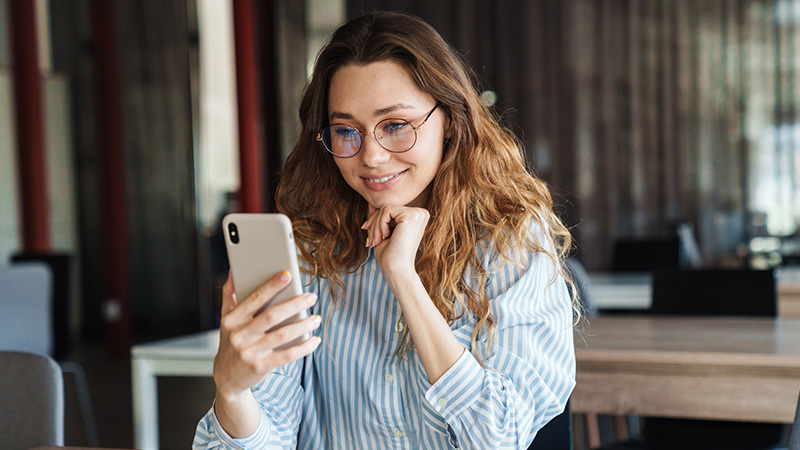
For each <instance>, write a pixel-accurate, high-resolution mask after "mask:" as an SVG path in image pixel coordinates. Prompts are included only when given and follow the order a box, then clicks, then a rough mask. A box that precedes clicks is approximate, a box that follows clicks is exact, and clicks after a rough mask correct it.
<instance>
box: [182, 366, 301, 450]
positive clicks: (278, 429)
mask: <svg viewBox="0 0 800 450" xmlns="http://www.w3.org/2000/svg"><path fill="white" fill-rule="evenodd" d="M302 364H303V360H298V361H294V362H292V363H290V364H287V365H285V366H282V367H280V368H278V369H276V370H274V371H273V372H271V373H270V374H269V375H267V377H266V378H264V380H263V381H261V383H259V384H258V385H256V386H255V387H253V388H252V389H251V391H252V392H253V395H254V396H255V399H256V401H257V402H258V404H259V406H260V407H261V423H260V424H259V426H258V428H257V429H256V431H255V432H253V434H251V435H250V436H248V437H245V438H241V439H236V438H233V437H231V436H230V435H228V433H227V432H225V430H224V429H223V428H222V425H220V424H219V421H218V420H217V416H216V414H215V413H214V407H213V406H212V408H211V409H210V410H209V411H208V412H207V413H206V415H205V416H204V417H203V418H202V419H201V420H200V423H199V424H198V425H197V429H196V431H195V437H194V442H193V444H192V448H193V449H195V450H201V449H202V450H212V449H213V450H216V449H225V450H228V449H237V450H238V449H242V450H248V449H270V450H271V449H286V448H295V447H296V446H297V431H298V429H299V427H300V420H301V416H302V401H303V388H302V386H301V385H300V382H299V379H300V372H301V370H302V367H301V365H302Z"/></svg>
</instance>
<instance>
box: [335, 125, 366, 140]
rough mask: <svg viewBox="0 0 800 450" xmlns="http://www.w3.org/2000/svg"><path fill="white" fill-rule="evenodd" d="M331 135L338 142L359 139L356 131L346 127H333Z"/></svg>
mask: <svg viewBox="0 0 800 450" xmlns="http://www.w3.org/2000/svg"><path fill="white" fill-rule="evenodd" d="M332 129H333V135H334V137H335V138H336V139H337V140H339V141H354V140H357V139H360V136H359V134H358V131H357V130H356V129H355V128H352V127H348V126H346V125H341V126H334V127H332Z"/></svg>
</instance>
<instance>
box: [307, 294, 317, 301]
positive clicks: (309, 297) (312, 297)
mask: <svg viewBox="0 0 800 450" xmlns="http://www.w3.org/2000/svg"><path fill="white" fill-rule="evenodd" d="M306 301H307V302H308V303H310V304H313V303H314V302H315V301H317V294H314V293H313V292H310V293H308V294H306Z"/></svg>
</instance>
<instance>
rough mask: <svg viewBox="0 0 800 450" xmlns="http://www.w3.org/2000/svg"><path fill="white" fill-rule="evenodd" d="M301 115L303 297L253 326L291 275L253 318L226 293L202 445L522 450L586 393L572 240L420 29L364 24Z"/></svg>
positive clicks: (391, 18) (275, 282) (286, 193)
mask: <svg viewBox="0 0 800 450" xmlns="http://www.w3.org/2000/svg"><path fill="white" fill-rule="evenodd" d="M300 119H301V122H302V125H303V128H302V131H301V135H300V138H299V140H298V143H297V145H296V146H295V148H294V151H293V152H292V154H291V155H290V156H289V158H288V160H287V162H286V166H285V169H284V173H283V176H282V179H281V183H280V186H279V189H278V194H277V200H278V208H279V210H280V211H281V212H283V213H285V214H286V215H288V216H289V217H290V218H291V220H292V223H293V226H294V231H295V237H296V241H297V243H298V252H299V256H300V260H301V261H302V262H301V266H302V269H303V272H304V280H303V281H304V285H307V286H308V288H307V289H308V293H307V294H305V295H302V296H299V297H297V298H295V299H293V300H291V301H289V302H286V303H284V304H282V305H279V306H275V307H271V308H269V309H267V310H266V311H265V312H264V313H262V314H260V315H256V316H254V313H255V311H257V310H258V309H259V307H260V306H261V305H263V304H264V303H265V302H266V301H268V300H269V299H270V298H271V297H272V296H273V295H274V294H275V293H276V292H278V291H279V290H280V289H281V288H282V287H283V286H284V285H285V284H286V283H287V282H288V275H285V274H279V275H277V276H276V277H275V278H273V279H272V280H270V281H268V282H267V283H266V284H265V285H264V286H263V287H262V288H261V289H260V290H259V291H258V292H256V293H254V294H253V295H251V296H249V297H248V298H246V299H244V300H243V301H242V302H241V303H239V304H237V303H236V299H235V298H234V296H233V294H232V292H233V287H232V284H231V280H230V279H229V280H228V282H227V283H226V285H225V287H224V289H223V291H224V292H223V296H224V300H223V311H222V314H223V317H222V321H221V322H222V323H221V341H220V348H219V352H218V354H217V357H216V359H215V362H214V380H215V383H216V386H217V396H216V400H215V404H214V406H213V407H212V408H211V410H210V411H209V412H208V414H207V415H206V416H205V417H204V418H203V419H202V420H201V422H200V424H199V425H198V428H197V434H196V436H195V441H194V446H195V448H253V449H261V448H276V449H277V448H295V447H297V448H304V449H306V448H307V449H317V448H326V449H327V448H342V449H359V448H364V449H377V448H408V449H418V448H424V449H439V448H442V449H443V448H476V449H488V448H500V447H509V448H527V446H528V445H529V444H530V442H531V441H532V439H533V437H534V436H535V433H536V431H537V430H538V429H540V428H541V427H542V426H543V425H544V424H545V423H547V421H548V420H549V419H550V418H552V417H553V416H555V415H556V414H558V413H559V412H560V411H562V410H563V408H564V405H565V403H566V401H567V398H568V397H569V394H570V392H571V390H572V387H573V386H574V372H575V366H574V352H573V346H572V321H573V309H572V300H571V298H570V295H569V292H568V289H567V286H566V283H565V276H564V271H563V269H562V265H561V261H562V258H563V255H564V253H565V250H566V249H567V248H568V246H569V245H570V236H569V233H568V231H567V230H566V229H565V227H564V226H563V225H562V224H561V222H560V221H559V220H558V218H557V217H556V216H555V215H554V214H553V212H552V201H551V197H550V194H549V193H548V191H547V188H546V186H545V185H544V183H542V182H541V181H539V180H537V179H536V178H534V177H532V176H531V175H529V174H528V173H527V171H526V170H525V165H524V160H523V158H522V155H521V151H520V148H519V146H518V145H517V143H516V142H515V140H514V139H513V138H512V137H511V136H510V134H509V133H508V132H507V131H506V130H504V129H503V128H502V127H501V126H499V125H498V123H497V121H496V119H495V118H494V117H493V116H492V114H491V113H490V112H489V111H488V110H487V108H486V107H485V106H484V105H483V104H482V103H481V101H480V98H479V96H478V95H477V91H476V90H475V88H474V86H473V84H472V80H471V78H470V76H469V73H468V71H467V69H466V68H465V65H464V63H463V62H462V60H461V59H460V58H459V57H458V55H457V54H456V53H455V51H454V50H453V49H452V48H451V47H449V46H448V44H447V43H446V42H445V41H444V40H443V39H442V38H441V37H440V36H439V35H438V33H436V31H435V30H434V29H433V28H431V27H430V26H429V25H428V24H426V23H425V22H423V21H421V20H420V19H418V18H416V17H413V16H409V15H405V14H400V13H388V12H383V13H376V14H372V15H368V16H364V17H361V18H358V19H355V20H353V21H351V22H349V23H347V24H345V25H343V26H342V27H341V28H339V29H338V30H337V31H336V32H335V33H334V35H333V36H332V38H331V40H330V41H329V42H328V43H327V45H326V46H325V48H324V49H323V50H322V51H321V53H320V54H319V56H318V59H317V61H316V64H315V69H314V72H313V75H312V78H311V82H310V84H309V85H308V87H307V88H306V90H305V94H304V96H303V100H302V103H301V106H300ZM309 305H311V312H312V314H311V315H310V317H309V318H308V319H306V320H304V321H301V322H298V323H296V324H293V325H290V326H286V327H283V328H281V329H280V331H274V332H269V333H266V330H268V329H270V328H271V327H272V326H273V325H275V324H278V323H280V322H282V321H283V320H284V319H285V318H288V317H290V316H292V315H293V314H295V313H297V312H298V311H300V310H302V309H305V308H308V307H309ZM315 329H318V331H317V332H316V333H317V336H315V337H312V338H311V339H309V340H307V341H306V342H304V343H301V344H298V345H296V346H294V347H292V348H290V349H287V350H279V351H277V350H276V351H272V349H273V348H275V347H279V346H280V345H281V344H282V343H285V342H288V341H290V340H292V339H294V338H295V337H297V336H300V335H301V334H303V333H305V332H309V331H313V330H315ZM320 338H322V339H320ZM321 341H324V342H325V344H324V345H321V346H320V348H317V346H318V345H319V343H320V342H321ZM315 350H316V351H315Z"/></svg>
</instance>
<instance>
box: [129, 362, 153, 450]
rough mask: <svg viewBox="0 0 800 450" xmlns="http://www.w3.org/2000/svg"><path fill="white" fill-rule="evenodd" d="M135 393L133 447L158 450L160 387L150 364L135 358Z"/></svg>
mask: <svg viewBox="0 0 800 450" xmlns="http://www.w3.org/2000/svg"><path fill="white" fill-rule="evenodd" d="M131 384H132V386H131V387H132V393H133V446H134V447H135V448H138V449H146V450H155V449H158V386H157V378H156V374H155V373H154V372H153V368H152V367H151V365H150V362H149V361H147V360H144V359H137V358H134V359H133V360H132V361H131Z"/></svg>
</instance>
